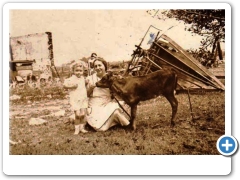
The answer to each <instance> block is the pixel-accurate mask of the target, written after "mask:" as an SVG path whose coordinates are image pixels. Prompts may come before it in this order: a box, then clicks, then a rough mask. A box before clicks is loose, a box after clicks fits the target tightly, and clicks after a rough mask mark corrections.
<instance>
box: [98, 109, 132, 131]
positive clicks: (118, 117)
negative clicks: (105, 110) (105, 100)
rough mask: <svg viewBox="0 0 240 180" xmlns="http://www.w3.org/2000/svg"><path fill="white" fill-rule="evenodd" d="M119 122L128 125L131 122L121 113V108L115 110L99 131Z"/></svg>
mask: <svg viewBox="0 0 240 180" xmlns="http://www.w3.org/2000/svg"><path fill="white" fill-rule="evenodd" d="M117 124H121V125H122V126H127V125H128V124H129V120H128V119H127V118H126V117H125V116H124V115H123V114H122V113H121V111H120V109H117V110H115V111H114V112H113V114H112V115H111V116H110V117H109V118H108V120H107V121H106V122H105V124H104V125H103V126H102V127H101V128H100V129H98V131H106V130H108V129H109V128H110V127H112V126H115V125H117Z"/></svg>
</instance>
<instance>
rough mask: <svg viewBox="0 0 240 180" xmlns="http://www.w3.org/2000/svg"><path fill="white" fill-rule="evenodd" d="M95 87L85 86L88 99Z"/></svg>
mask: <svg viewBox="0 0 240 180" xmlns="http://www.w3.org/2000/svg"><path fill="white" fill-rule="evenodd" d="M95 87H96V86H92V85H89V86H87V96H88V97H90V96H91V95H92V93H93V90H94V88H95Z"/></svg>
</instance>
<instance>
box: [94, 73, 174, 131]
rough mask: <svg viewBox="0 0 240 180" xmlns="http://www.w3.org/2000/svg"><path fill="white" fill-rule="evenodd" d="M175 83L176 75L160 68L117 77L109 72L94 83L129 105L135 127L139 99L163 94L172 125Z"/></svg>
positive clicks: (132, 125)
mask: <svg viewBox="0 0 240 180" xmlns="http://www.w3.org/2000/svg"><path fill="white" fill-rule="evenodd" d="M176 85H177V75H176V74H175V73H174V72H173V71H172V70H170V69H161V70H158V71H156V72H153V73H151V74H148V75H145V76H137V77H130V76H129V77H124V78H117V77H113V76H112V75H111V74H107V75H105V76H104V77H103V78H102V79H101V80H100V81H98V82H97V83H96V86H97V87H103V88H110V90H111V91H112V92H113V93H115V94H117V95H118V96H120V97H121V98H122V99H123V100H124V101H125V102H126V104H128V105H129V106H130V107H131V122H130V125H131V127H132V128H133V130H135V129H136V123H135V117H136V113H137V105H138V103H139V102H140V101H145V100H149V99H152V98H154V97H156V96H159V95H163V96H164V97H166V98H167V100H168V101H169V103H170V104H171V107H172V119H171V126H174V121H175V116H176V113H177V108H178V101H177V99H176V98H175V96H174V91H175V89H176Z"/></svg>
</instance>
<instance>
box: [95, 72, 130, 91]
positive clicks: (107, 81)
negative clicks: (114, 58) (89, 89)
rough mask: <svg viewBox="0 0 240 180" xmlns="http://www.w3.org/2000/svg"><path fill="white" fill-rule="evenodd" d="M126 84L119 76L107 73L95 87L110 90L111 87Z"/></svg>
mask: <svg viewBox="0 0 240 180" xmlns="http://www.w3.org/2000/svg"><path fill="white" fill-rule="evenodd" d="M124 84H126V80H125V78H123V77H120V76H114V75H113V73H112V72H108V73H107V74H106V75H105V76H103V77H102V79H101V80H100V81H98V82H96V86H97V87H101V88H110V89H111V87H112V86H113V85H124Z"/></svg>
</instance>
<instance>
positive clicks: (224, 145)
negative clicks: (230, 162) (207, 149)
mask: <svg viewBox="0 0 240 180" xmlns="http://www.w3.org/2000/svg"><path fill="white" fill-rule="evenodd" d="M216 145H217V149H218V151H219V152H220V153H221V154H222V155H224V156H230V155H232V154H234V153H235V151H236V150H237V147H238V143H237V140H236V139H235V138H234V137H233V136H226V135H224V136H221V137H220V138H219V139H218V141H217V144H216Z"/></svg>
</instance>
